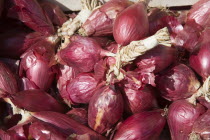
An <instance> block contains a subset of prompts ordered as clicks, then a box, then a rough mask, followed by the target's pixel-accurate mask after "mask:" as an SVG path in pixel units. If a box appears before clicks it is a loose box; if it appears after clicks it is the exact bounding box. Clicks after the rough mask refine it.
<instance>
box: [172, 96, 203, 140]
mask: <svg viewBox="0 0 210 140" xmlns="http://www.w3.org/2000/svg"><path fill="white" fill-rule="evenodd" d="M204 112H205V108H204V107H203V106H202V105H200V104H196V105H193V104H191V103H189V102H188V101H186V100H178V101H175V102H173V103H172V104H171V105H170V106H169V110H168V125H169V129H170V132H171V138H172V140H186V139H188V138H189V134H190V133H191V132H192V127H193V123H194V122H195V121H196V120H197V119H198V118H199V116H200V115H202V114H203V113H204Z"/></svg>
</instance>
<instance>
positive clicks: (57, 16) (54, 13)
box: [40, 1, 67, 26]
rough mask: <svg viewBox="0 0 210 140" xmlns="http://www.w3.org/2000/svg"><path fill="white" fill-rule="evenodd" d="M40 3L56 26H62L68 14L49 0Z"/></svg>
mask: <svg viewBox="0 0 210 140" xmlns="http://www.w3.org/2000/svg"><path fill="white" fill-rule="evenodd" d="M40 5H41V7H42V9H43V10H44V11H45V12H44V14H46V16H48V17H49V19H50V20H51V22H52V23H53V25H54V26H62V25H63V23H64V22H66V21H67V17H66V15H65V14H64V13H63V11H62V10H61V8H60V7H59V6H58V5H55V4H53V3H50V2H47V1H45V2H42V3H41V4H40Z"/></svg>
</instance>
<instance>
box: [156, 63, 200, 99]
mask: <svg viewBox="0 0 210 140" xmlns="http://www.w3.org/2000/svg"><path fill="white" fill-rule="evenodd" d="M156 84H157V88H158V89H159V90H160V92H161V96H162V97H164V98H165V99H167V100H169V101H174V100H178V99H184V98H187V97H190V96H191V95H192V94H193V93H195V92H196V91H197V90H198V88H199V87H200V82H199V81H198V79H197V77H196V75H195V73H194V72H193V71H192V70H191V69H190V68H189V67H188V66H186V65H184V64H177V65H175V66H174V67H172V68H170V69H168V70H167V71H166V72H164V73H163V74H162V75H160V76H159V77H157V78H156Z"/></svg>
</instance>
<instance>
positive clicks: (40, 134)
mask: <svg viewBox="0 0 210 140" xmlns="http://www.w3.org/2000/svg"><path fill="white" fill-rule="evenodd" d="M29 135H30V138H33V139H35V140H39V139H40V140H41V139H43V140H48V139H51V140H66V138H67V137H68V136H67V135H65V134H63V133H62V132H61V131H60V130H59V129H58V128H56V127H54V126H52V125H50V124H47V123H44V122H41V121H37V122H34V123H32V124H31V125H30V127H29Z"/></svg>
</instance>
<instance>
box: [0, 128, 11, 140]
mask: <svg viewBox="0 0 210 140" xmlns="http://www.w3.org/2000/svg"><path fill="white" fill-rule="evenodd" d="M0 138H1V139H2V140H13V138H12V136H10V135H9V134H8V133H6V132H5V131H3V130H1V129H0Z"/></svg>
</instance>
